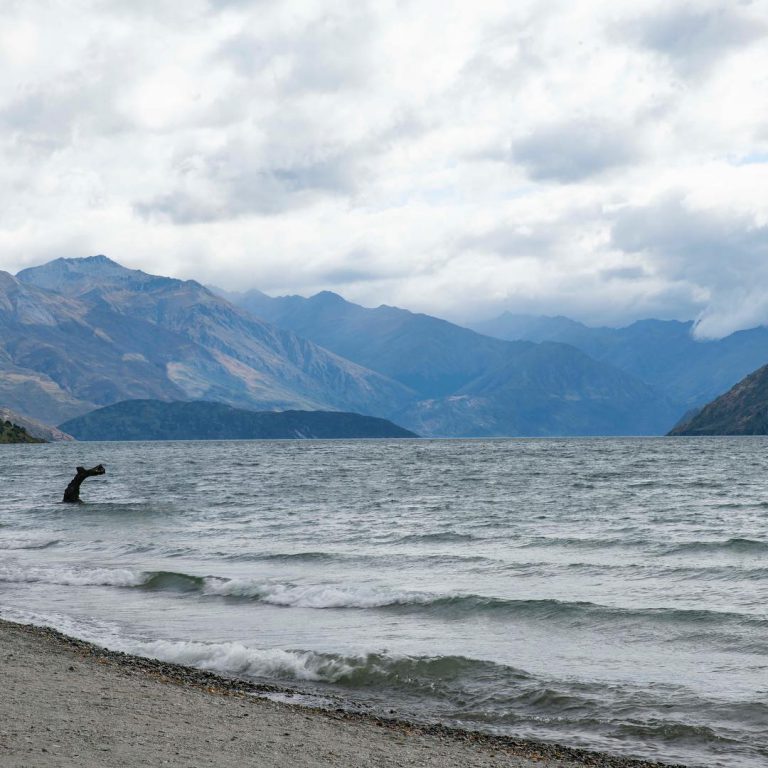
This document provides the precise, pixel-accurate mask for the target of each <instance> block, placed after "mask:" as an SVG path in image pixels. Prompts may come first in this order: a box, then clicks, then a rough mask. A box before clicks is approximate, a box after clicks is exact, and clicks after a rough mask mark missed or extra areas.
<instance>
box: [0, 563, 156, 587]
mask: <svg viewBox="0 0 768 768" xmlns="http://www.w3.org/2000/svg"><path fill="white" fill-rule="evenodd" d="M146 578H147V577H146V574H143V573H139V572H136V571H131V570H129V569H127V568H75V567H73V568H67V567H61V566H57V567H53V568H43V567H36V566H20V565H17V564H15V563H4V564H2V565H0V581H6V582H13V583H17V584H36V583H43V584H61V585H65V586H109V587H136V586H139V585H140V584H143V583H144V582H145V581H146Z"/></svg>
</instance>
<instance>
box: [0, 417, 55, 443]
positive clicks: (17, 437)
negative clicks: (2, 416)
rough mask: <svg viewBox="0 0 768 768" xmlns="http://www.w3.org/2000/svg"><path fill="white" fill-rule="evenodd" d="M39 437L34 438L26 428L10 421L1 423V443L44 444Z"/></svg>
mask: <svg viewBox="0 0 768 768" xmlns="http://www.w3.org/2000/svg"><path fill="white" fill-rule="evenodd" d="M44 442H45V440H41V439H40V438H39V437H32V435H30V434H29V433H28V432H27V430H26V429H24V427H19V426H17V425H16V424H14V423H13V422H10V421H0V443H44Z"/></svg>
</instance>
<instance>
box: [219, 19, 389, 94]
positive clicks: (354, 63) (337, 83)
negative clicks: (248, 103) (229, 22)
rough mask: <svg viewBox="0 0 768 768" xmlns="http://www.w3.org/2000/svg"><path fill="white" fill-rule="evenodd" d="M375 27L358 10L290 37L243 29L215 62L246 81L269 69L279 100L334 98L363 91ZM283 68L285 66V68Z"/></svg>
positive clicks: (316, 23)
mask: <svg viewBox="0 0 768 768" xmlns="http://www.w3.org/2000/svg"><path fill="white" fill-rule="evenodd" d="M375 28H376V27H375V24H374V23H373V20H372V19H371V18H370V14H369V13H368V12H367V9H366V7H365V6H364V5H363V4H360V5H359V6H357V7H355V9H354V10H348V12H347V13H345V14H343V15H341V14H332V13H326V14H324V15H322V16H320V17H319V18H317V19H315V20H314V22H313V23H311V24H309V25H307V26H306V27H305V28H303V29H302V30H301V31H300V32H296V31H294V32H293V34H292V35H291V36H290V37H282V36H279V35H277V36H276V35H274V34H273V35H272V36H270V37H269V38H264V37H262V36H260V35H259V34H257V33H256V32H251V31H248V30H247V29H243V30H241V31H240V32H238V33H236V34H234V35H232V36H231V37H230V38H228V39H227V40H226V41H225V42H224V43H223V44H222V45H221V46H220V47H219V49H218V51H217V53H216V54H215V57H216V58H218V59H220V60H224V61H227V62H229V63H230V64H232V65H233V66H234V68H235V69H236V70H237V71H238V72H239V73H240V74H241V75H243V76H244V77H247V78H251V77H253V76H255V75H257V74H258V73H260V72H263V71H264V70H267V69H269V68H270V67H271V66H272V65H273V64H275V63H277V62H279V63H280V64H281V67H280V70H281V74H279V75H278V74H277V69H275V70H274V71H273V72H272V75H273V77H274V78H275V79H276V81H277V87H278V88H279V90H280V92H281V93H282V94H283V95H291V94H294V93H304V92H337V91H339V90H341V89H345V88H351V87H360V86H362V85H364V84H365V83H366V82H367V81H368V79H369V76H370V74H371V72H372V71H373V66H374V62H373V60H372V45H371V41H372V35H373V31H374V30H375ZM286 63H287V66H285V64H286Z"/></svg>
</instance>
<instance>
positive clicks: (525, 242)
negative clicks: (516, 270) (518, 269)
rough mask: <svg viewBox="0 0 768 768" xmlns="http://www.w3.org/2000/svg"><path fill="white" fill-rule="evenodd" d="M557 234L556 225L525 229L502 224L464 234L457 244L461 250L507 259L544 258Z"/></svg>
mask: <svg viewBox="0 0 768 768" xmlns="http://www.w3.org/2000/svg"><path fill="white" fill-rule="evenodd" d="M559 235H560V232H559V228H557V227H551V228H550V227H547V228H546V229H545V228H544V227H538V228H537V229H535V230H527V229H522V228H520V227H510V226H504V225H502V226H499V227H495V228H493V229H490V230H488V231H486V232H482V233H479V234H472V235H466V236H464V237H462V238H461V239H460V240H459V241H458V243H457V245H458V246H459V248H460V249H461V250H477V251H486V252H488V253H496V254H499V255H500V256H504V257H505V258H507V259H526V258H530V257H535V258H546V257H547V255H548V253H549V251H550V249H551V248H552V247H553V246H554V245H555V244H556V243H557V241H558V237H559Z"/></svg>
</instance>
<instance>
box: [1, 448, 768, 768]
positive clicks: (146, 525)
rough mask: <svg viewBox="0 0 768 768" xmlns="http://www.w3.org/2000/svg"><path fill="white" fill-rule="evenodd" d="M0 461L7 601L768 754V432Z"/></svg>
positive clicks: (480, 711)
mask: <svg viewBox="0 0 768 768" xmlns="http://www.w3.org/2000/svg"><path fill="white" fill-rule="evenodd" d="M100 462H103V463H104V464H105V465H106V466H107V475H106V476H105V477H103V478H94V479H90V480H87V481H86V482H85V483H84V485H83V488H82V491H81V495H82V497H83V499H84V500H85V501H86V503H85V504H83V505H79V506H74V505H64V504H60V503H58V502H59V501H60V499H61V495H62V493H63V490H64V487H65V486H66V484H67V483H68V482H69V480H70V479H71V477H72V475H73V473H74V467H75V466H76V465H78V464H83V465H87V466H91V465H93V464H97V463H100ZM0 479H2V497H3V499H4V502H3V504H2V507H1V508H0V615H2V616H3V617H5V618H9V619H15V620H22V621H30V622H33V623H37V624H48V625H51V626H55V627H57V628H59V629H61V630H63V631H65V632H67V633H69V634H72V635H76V636H79V637H82V638H85V639H90V640H93V641H95V642H98V643H100V644H103V645H106V646H108V647H110V648H115V649H120V650H126V651H130V652H133V653H139V654H143V655H148V656H153V657H158V658H162V659H167V660H173V661H178V662H181V663H186V664H191V665H196V666H199V667H204V668H206V669H211V670H216V671H219V672H223V673H228V674H233V675H239V676H242V677H245V678H248V679H253V680H256V681H268V682H272V683H278V684H282V685H287V686H289V687H294V688H297V689H299V690H301V691H303V692H304V693H305V694H308V695H309V697H310V698H309V699H308V701H312V702H317V701H319V702H320V703H327V704H329V705H331V706H340V705H346V704H341V702H342V701H343V702H348V703H350V705H351V706H357V707H362V708H371V709H373V710H375V711H377V712H379V713H390V711H391V710H394V712H395V713H396V714H397V715H398V716H400V717H406V718H415V719H420V720H439V721H442V722H445V723H451V724H456V725H461V726H463V727H469V728H479V729H483V730H489V731H493V732H497V733H505V734H513V735H516V736H521V737H529V738H534V739H541V740H551V741H558V742H563V743H567V744H574V745H581V746H585V747H589V748H593V749H600V750H605V751H609V752H612V753H617V754H619V753H620V754H628V755H635V756H640V757H646V758H654V759H660V760H666V761H670V762H672V761H677V762H682V763H686V764H690V765H705V766H728V767H729V768H736V767H740V766H741V767H747V766H748V767H749V768H756V767H757V766H765V765H766V763H767V762H768V658H767V656H766V654H768V608H767V606H768V440H766V439H763V438H734V439H731V438H714V439H712V438H710V439H706V438H703V439H663V438H660V439H563V440H474V441H470V440H450V441H416V440H414V441H348V442H347V441H328V442H303V441H295V442H290V441H286V442H189V443H184V442H179V443H81V444H77V443H72V444H51V445H43V446H21V445H20V446H0Z"/></svg>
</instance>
